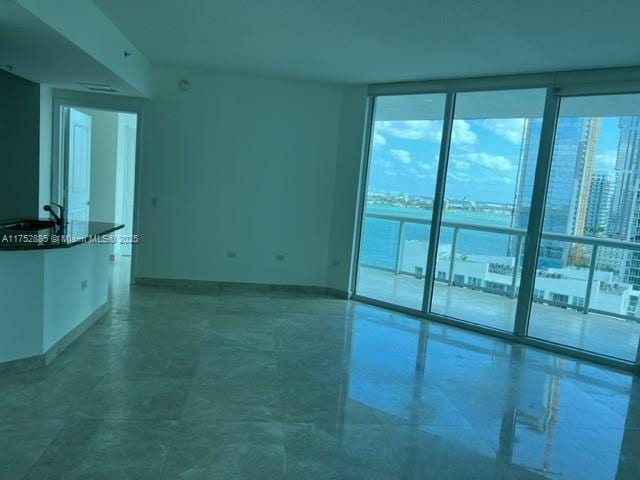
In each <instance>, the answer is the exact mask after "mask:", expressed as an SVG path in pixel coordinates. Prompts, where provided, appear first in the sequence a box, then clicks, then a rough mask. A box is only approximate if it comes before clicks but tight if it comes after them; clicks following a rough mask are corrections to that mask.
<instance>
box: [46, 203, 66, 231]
mask: <svg viewBox="0 0 640 480" xmlns="http://www.w3.org/2000/svg"><path fill="white" fill-rule="evenodd" d="M51 205H55V206H56V207H58V215H56V212H54V211H53V209H52V208H51ZM51 205H45V206H44V207H42V208H43V210H44V211H45V212H49V213H50V214H51V215H52V216H53V218H54V220H55V221H56V224H57V225H58V226H59V227H63V226H64V224H65V223H66V221H65V220H66V219H65V215H64V207H63V206H62V205H58V204H57V203H53V202H51Z"/></svg>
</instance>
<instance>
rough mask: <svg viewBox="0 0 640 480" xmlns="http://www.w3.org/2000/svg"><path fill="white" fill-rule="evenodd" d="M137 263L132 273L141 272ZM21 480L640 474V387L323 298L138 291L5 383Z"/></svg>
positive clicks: (0, 449) (10, 468)
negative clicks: (48, 359)
mask: <svg viewBox="0 0 640 480" xmlns="http://www.w3.org/2000/svg"><path fill="white" fill-rule="evenodd" d="M124 266H125V267H126V265H124ZM0 393H1V394H0V478H1V479H2V480H4V479H9V480H13V479H23V478H26V479H121V478H122V479H129V478H131V479H145V478H153V479H167V480H169V479H171V480H173V479H207V480H209V479H225V480H227V479H260V478H265V479H278V478H288V479H296V480H297V479H315V478H318V479H438V480H441V479H468V478H472V479H544V478H551V479H563V480H564V479H577V480H583V479H597V480H601V479H602V480H608V479H611V480H613V479H619V480H623V479H624V480H626V479H634V480H635V479H638V478H640V384H639V383H638V380H637V379H635V378H634V377H632V376H630V375H627V374H624V373H620V372H615V371H612V370H608V369H605V368H602V367H598V366H594V365H592V364H588V363H585V362H580V361H577V360H574V359H569V358H563V357H559V356H555V355H551V354H549V353H547V352H544V351H540V350H536V349H533V348H528V347H523V346H519V345H511V344H509V343H507V342H504V341H501V340H498V339H495V338H491V337H486V336H483V335H478V334H474V333H471V332H468V331H465V330H460V329H456V328H452V327H448V326H444V325H440V324H436V323H430V322H420V321H418V320H417V319H414V318H410V317H408V316H406V315H400V314H396V313H393V312H389V311H386V310H383V309H380V308H376V307H372V306H368V305H364V304H359V303H356V302H348V301H343V300H338V299H335V298H331V297H322V296H316V295H308V294H297V293H287V292H282V291H278V290H273V291H270V290H269V289H262V290H255V289H251V288H250V287H246V288H243V287H234V288H230V289H219V291H216V292H211V291H206V290H204V289H202V290H201V291H195V290H186V289H171V288H163V287H141V286H133V287H131V288H129V286H128V285H127V282H126V274H125V273H123V270H120V269H119V265H116V269H115V270H114V281H113V286H112V310H111V312H110V313H109V314H108V315H106V316H105V317H104V318H102V319H101V320H100V321H99V322H98V323H97V324H96V325H95V326H93V327H92V328H91V329H90V330H89V331H87V332H86V334H85V335H83V336H82V337H81V338H80V339H78V340H77V341H76V342H75V343H74V344H73V345H72V346H71V347H69V348H68V349H67V350H66V351H65V352H64V353H63V354H62V355H60V357H59V358H58V359H57V360H56V361H55V362H54V363H53V364H52V365H50V366H49V367H47V368H46V369H43V370H38V371H32V372H25V373H21V374H14V375H8V376H4V377H0Z"/></svg>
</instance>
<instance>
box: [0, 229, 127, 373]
mask: <svg viewBox="0 0 640 480" xmlns="http://www.w3.org/2000/svg"><path fill="white" fill-rule="evenodd" d="M36 222H37V223H36ZM43 222H44V223H43ZM46 222H47V220H37V219H30V220H28V221H26V220H25V219H17V220H15V221H10V220H6V221H3V222H0V271H1V272H2V275H0V308H1V309H2V314H0V375H2V373H3V372H5V373H6V372H7V371H8V372H12V371H21V370H23V369H28V368H35V367H39V366H44V365H46V364H48V363H50V362H51V361H52V360H53V359H54V358H55V357H56V356H57V355H58V354H59V353H60V352H61V351H62V350H64V348H66V347H67V346H68V345H69V344H70V343H71V342H73V341H74V340H75V339H76V338H78V336H80V335H81V334H82V333H83V332H84V331H85V330H86V329H87V328H89V327H90V326H91V325H92V324H93V323H94V322H95V321H96V320H97V319H98V318H100V317H101V316H102V315H104V314H105V313H106V312H107V311H108V309H109V262H110V260H109V255H110V254H111V252H112V251H113V243H114V242H116V241H119V239H117V238H116V236H115V235H114V234H112V232H114V231H116V230H118V229H120V228H122V227H123V226H122V225H118V224H113V223H102V222H70V223H68V224H67V225H66V228H65V229H64V230H62V231H61V230H59V229H57V228H55V226H53V227H51V225H52V224H51V222H50V221H49V223H48V224H47V223H46ZM8 225H12V226H11V227H9V226H8ZM35 226H39V227H50V228H42V229H40V230H33V228H34V227H35ZM70 247H73V248H70Z"/></svg>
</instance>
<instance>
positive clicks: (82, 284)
mask: <svg viewBox="0 0 640 480" xmlns="http://www.w3.org/2000/svg"><path fill="white" fill-rule="evenodd" d="M88 284H89V283H88V282H87V280H82V281H81V282H80V290H86V289H87V285H88Z"/></svg>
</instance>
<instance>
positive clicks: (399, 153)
mask: <svg viewBox="0 0 640 480" xmlns="http://www.w3.org/2000/svg"><path fill="white" fill-rule="evenodd" d="M389 152H390V153H391V155H393V156H394V157H395V158H396V159H397V160H398V161H399V162H400V163H404V164H405V165H406V164H409V163H411V153H409V152H408V151H407V150H402V149H400V148H392V149H391V150H390V151H389Z"/></svg>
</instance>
